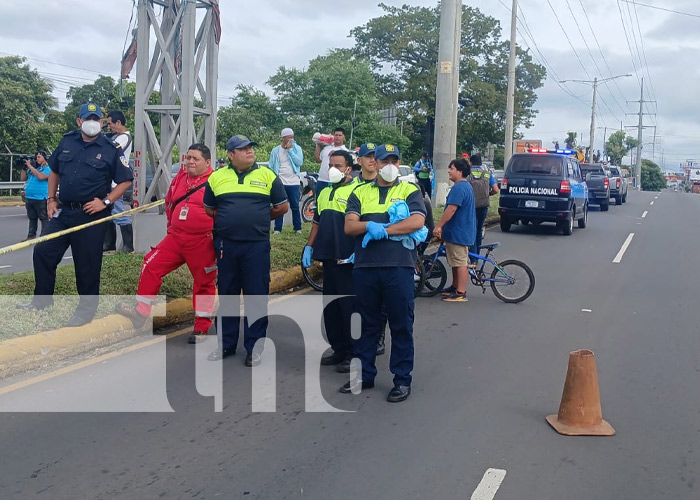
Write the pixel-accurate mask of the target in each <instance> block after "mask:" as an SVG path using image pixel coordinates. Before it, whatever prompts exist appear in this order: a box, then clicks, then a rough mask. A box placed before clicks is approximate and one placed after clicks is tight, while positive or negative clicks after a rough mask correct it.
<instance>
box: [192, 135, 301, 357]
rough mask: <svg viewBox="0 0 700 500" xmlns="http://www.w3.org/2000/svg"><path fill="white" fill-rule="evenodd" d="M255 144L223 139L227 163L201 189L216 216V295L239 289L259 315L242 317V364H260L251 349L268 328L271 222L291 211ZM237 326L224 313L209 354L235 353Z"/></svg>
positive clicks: (236, 137)
mask: <svg viewBox="0 0 700 500" xmlns="http://www.w3.org/2000/svg"><path fill="white" fill-rule="evenodd" d="M253 146H257V143H255V142H251V141H250V139H248V138H247V137H245V136H243V135H234V136H233V137H231V138H230V139H229V140H228V141H226V150H227V152H228V158H229V160H230V161H231V165H230V166H229V167H228V168H220V169H218V170H217V171H215V172H214V173H212V174H211V176H209V180H208V182H207V186H206V187H205V188H204V208H205V210H206V211H207V214H208V215H209V216H210V217H213V218H214V232H215V234H216V237H215V239H214V251H215V253H216V258H217V265H218V268H219V277H218V288H219V295H220V296H222V295H230V296H236V297H238V296H239V295H240V294H241V291H242V292H243V294H244V296H245V297H246V299H245V307H246V311H248V313H249V315H251V314H250V313H251V311H252V308H251V306H252V305H254V306H257V307H256V309H257V311H255V312H258V313H259V314H258V315H255V316H256V317H260V319H258V320H257V321H255V322H254V323H253V324H252V325H248V318H247V317H246V318H245V321H244V329H245V330H244V339H243V345H244V347H245V349H246V351H247V355H246V358H245V365H246V366H255V365H257V364H259V363H260V356H259V355H258V354H254V353H253V348H254V347H255V343H256V342H257V341H258V340H259V339H261V338H263V337H265V335H266V333H267V323H268V319H267V295H268V294H269V293H270V221H271V220H273V219H276V218H277V217H280V216H282V215H284V214H285V213H287V211H288V210H289V202H288V201H287V194H286V192H285V190H284V185H283V184H282V181H280V179H279V178H278V177H277V175H275V173H274V172H273V171H272V170H270V169H269V168H261V167H259V166H258V164H257V163H256V162H255V151H254V150H253ZM254 296H257V297H254ZM261 296H264V303H263V302H262V301H263V298H262V297H261ZM239 331H240V317H238V316H235V317H224V318H222V321H221V343H222V345H221V346H220V347H219V349H217V350H216V351H214V352H213V353H211V354H210V355H209V359H210V360H212V361H216V360H219V359H223V358H225V357H228V356H231V355H233V354H235V353H236V347H237V345H238V335H239Z"/></svg>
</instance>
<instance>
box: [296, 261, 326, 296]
mask: <svg viewBox="0 0 700 500" xmlns="http://www.w3.org/2000/svg"><path fill="white" fill-rule="evenodd" d="M300 265H301V274H302V275H303V276H304V281H306V283H307V284H308V285H309V286H310V287H311V288H313V289H314V290H316V291H318V292H322V291H323V264H322V263H321V262H319V261H316V262H315V263H314V264H313V265H312V266H311V267H309V268H308V269H307V268H306V267H304V264H300Z"/></svg>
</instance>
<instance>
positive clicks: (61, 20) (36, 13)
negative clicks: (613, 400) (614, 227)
mask: <svg viewBox="0 0 700 500" xmlns="http://www.w3.org/2000/svg"><path fill="white" fill-rule="evenodd" d="M634 1H639V2H640V3H644V4H647V5H654V6H657V7H661V8H663V9H669V10H675V11H678V12H682V13H686V14H690V15H683V14H675V13H671V12H668V11H666V10H659V9H653V8H650V7H645V6H641V5H639V4H638V5H636V6H635V5H634V4H633V3H631V2H628V1H625V0H520V1H519V4H520V26H519V34H518V43H519V44H521V45H523V46H525V47H529V48H530V49H531V52H532V53H533V56H534V58H535V60H536V61H537V62H539V63H540V64H545V66H546V67H547V68H548V74H549V76H548V78H547V80H546V83H545V85H544V87H543V88H541V89H539V91H538V101H537V103H536V108H537V109H538V110H539V114H538V116H537V118H536V120H535V125H534V127H533V128H531V129H529V130H521V131H520V132H522V133H523V134H524V135H525V136H526V137H527V138H533V139H543V140H544V142H545V143H546V144H548V145H550V144H551V143H552V141H553V140H555V139H558V140H560V141H562V139H563V138H564V137H565V135H566V132H567V131H568V130H573V131H577V132H578V133H579V137H583V141H582V142H583V143H584V144H588V140H589V128H590V113H591V101H592V87H591V85H586V84H581V83H573V82H570V83H563V84H560V83H558V82H559V81H560V80H592V79H593V78H594V77H598V78H599V79H601V78H608V77H611V76H616V75H621V74H623V75H624V74H626V73H631V74H632V76H631V77H626V78H619V79H617V80H615V81H614V82H613V81H611V82H608V83H606V84H600V85H599V86H598V90H599V92H598V107H597V113H596V115H597V117H596V125H597V129H596V134H595V146H594V147H595V149H602V144H603V135H604V134H605V133H607V134H608V135H609V134H610V133H611V131H614V130H619V129H620V127H621V126H623V127H628V126H636V125H637V121H638V117H637V115H636V113H638V111H639V103H638V102H628V101H639V99H640V87H641V85H640V83H641V79H642V78H644V98H645V99H649V100H654V101H656V102H655V103H653V102H650V103H646V104H645V106H644V112H645V113H655V115H654V114H652V115H646V116H645V117H644V124H645V125H650V126H651V125H655V126H656V129H654V128H647V129H645V131H644V144H645V145H644V153H643V154H644V157H649V158H651V157H652V150H653V152H654V159H655V160H656V161H657V163H660V164H661V163H662V159H663V164H664V166H665V168H667V169H672V168H673V167H674V166H676V165H678V164H679V162H681V161H683V160H685V159H688V158H694V159H700V93H699V92H698V89H699V88H700V85H699V82H700V74H699V73H700V64H698V61H700V4H698V1H697V0H664V1H661V0H634ZM385 3H386V4H388V5H401V4H403V3H408V4H410V5H420V6H432V5H435V4H436V2H435V1H429V0H413V1H409V0H405V1H403V2H402V1H398V2H397V1H392V0H385ZM511 3H512V0H473V1H471V2H468V3H467V4H468V5H470V6H472V7H476V8H479V9H480V10H481V11H483V12H484V13H486V14H488V15H491V16H493V17H495V18H496V19H498V20H500V22H501V26H502V29H503V35H504V37H507V36H508V34H509V32H510V6H511ZM220 4H221V14H222V31H223V34H222V40H221V46H220V58H219V104H220V105H225V104H227V103H228V99H227V97H226V96H230V95H231V94H232V93H233V92H234V90H233V89H234V88H235V86H236V85H237V84H239V83H242V84H251V85H255V86H257V87H259V88H262V89H264V90H269V89H267V88H266V86H265V81H266V80H267V79H268V77H269V76H270V75H272V74H273V73H274V72H275V71H276V69H277V68H278V67H279V66H281V65H285V66H288V67H298V68H302V67H304V66H305V65H306V64H307V63H308V61H309V60H310V59H312V58H314V57H316V56H317V55H319V54H324V53H325V52H326V51H327V50H328V49H331V48H335V47H350V46H352V45H353V40H352V39H351V38H349V37H348V35H349V32H350V30H351V29H352V28H353V27H355V26H359V25H362V24H364V23H366V22H367V20H368V19H370V18H372V17H375V16H378V15H380V14H381V12H382V11H381V9H380V8H379V7H378V5H377V4H378V1H377V0H352V1H345V2H343V1H336V2H328V1H312V0H274V1H273V0H221V2H220ZM28 5H31V8H27V7H28ZM2 11H3V21H4V22H3V30H2V31H1V32H0V55H7V54H16V55H21V56H24V57H26V58H27V59H28V61H27V62H28V63H30V64H31V65H32V66H33V67H35V68H36V69H37V70H38V71H39V72H40V73H41V74H42V75H43V76H45V77H46V78H49V79H51V80H52V82H53V83H54V85H55V94H56V97H57V98H58V101H59V107H61V108H62V107H63V106H65V104H66V102H67V99H66V96H65V94H66V91H67V90H68V87H69V86H71V85H81V84H85V83H89V82H91V81H93V80H94V79H95V78H96V77H97V76H98V74H105V75H110V76H113V77H115V78H116V77H118V74H119V62H120V60H121V54H122V50H123V47H124V42H125V37H126V34H127V32H128V29H129V23H130V19H131V16H132V1H131V0H111V1H109V2H107V1H102V0H100V1H95V0H93V1H89V2H88V1H85V0H82V1H78V0H31V1H30V2H29V4H27V3H23V2H4V5H3V9H2ZM133 15H134V19H133V20H132V21H131V22H132V24H133V23H135V13H134V14H133ZM574 20H575V21H574ZM560 24H561V26H560ZM562 26H563V28H562ZM567 37H568V39H567ZM134 74H135V72H134V71H132V76H133V75H134ZM604 127H607V130H606V129H605V128H604ZM654 130H656V144H655V148H654V147H653V142H654ZM627 131H628V132H629V133H630V134H632V135H634V136H635V137H636V135H637V130H636V128H635V129H632V128H628V129H627ZM662 155H663V156H662Z"/></svg>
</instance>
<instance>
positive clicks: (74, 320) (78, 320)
mask: <svg viewBox="0 0 700 500" xmlns="http://www.w3.org/2000/svg"><path fill="white" fill-rule="evenodd" d="M91 321H92V318H86V317H84V316H78V315H77V314H74V315H73V316H71V317H70V319H69V320H68V321H66V324H65V325H63V326H70V327H75V326H83V325H87V324H88V323H90V322H91Z"/></svg>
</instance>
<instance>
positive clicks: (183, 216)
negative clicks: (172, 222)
mask: <svg viewBox="0 0 700 500" xmlns="http://www.w3.org/2000/svg"><path fill="white" fill-rule="evenodd" d="M189 211H190V207H188V206H184V207H182V209H181V210H180V217H178V218H179V219H180V220H187V212H189Z"/></svg>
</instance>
